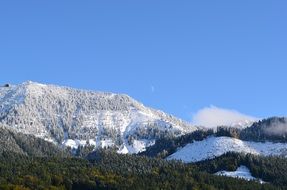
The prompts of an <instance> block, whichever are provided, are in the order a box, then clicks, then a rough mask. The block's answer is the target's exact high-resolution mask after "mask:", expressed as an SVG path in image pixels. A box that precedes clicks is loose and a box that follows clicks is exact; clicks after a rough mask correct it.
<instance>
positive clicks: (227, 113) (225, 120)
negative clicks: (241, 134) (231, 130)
mask: <svg viewBox="0 0 287 190" xmlns="http://www.w3.org/2000/svg"><path fill="white" fill-rule="evenodd" d="M257 120H258V119H257V118H255V117H252V116H248V115H245V114H242V113H240V112H238V111H236V110H230V109H224V108H218V107H215V106H210V107H206V108H203V109H201V110H199V111H198V112H197V113H196V114H194V115H193V117H192V123H193V124H194V125H198V126H204V127H207V128H215V127H217V126H220V125H227V126H233V125H235V124H241V125H244V124H248V123H251V122H254V121H257Z"/></svg>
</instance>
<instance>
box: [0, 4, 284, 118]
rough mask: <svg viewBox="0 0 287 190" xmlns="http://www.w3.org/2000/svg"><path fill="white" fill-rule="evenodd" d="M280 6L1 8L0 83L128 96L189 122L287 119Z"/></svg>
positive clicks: (178, 5)
mask: <svg viewBox="0 0 287 190" xmlns="http://www.w3.org/2000/svg"><path fill="white" fill-rule="evenodd" d="M286 10H287V1H286V0H268V1H267V0H240V1H231V0H218V1H215V0H200V1H191V0H182V1H175V0H174V1H169V0H162V1H160V0H145V1H136V0H130V1H126V0H120V1H119V0H103V1H98V0H85V1H74V0H46V1H39V0H34V1H32V0H25V1H23V0H18V1H16V0H7V1H4V0H3V1H0V70H1V75H0V82H1V83H21V82H23V81H26V80H32V81H37V82H41V83H53V84H59V85H65V86H71V87H75V88H83V89H91V90H99V91H110V92H119V93H126V94H129V95H130V96H132V97H134V98H135V99H137V100H139V101H141V102H143V103H144V104H145V105H148V106H151V107H154V108H159V109H162V110H164V111H166V112H168V113H172V114H174V115H176V116H179V117H181V118H183V119H186V120H190V119H191V115H192V114H194V113H195V112H196V111H197V110H199V109H201V108H203V107H206V106H210V105H215V106H218V107H223V108H227V109H236V110H238V111H240V112H242V113H246V114H248V115H252V116H255V117H266V116H272V115H287V101H286V98H287V89H286V88H287V85H286V84H287V75H286V72H287V11H286Z"/></svg>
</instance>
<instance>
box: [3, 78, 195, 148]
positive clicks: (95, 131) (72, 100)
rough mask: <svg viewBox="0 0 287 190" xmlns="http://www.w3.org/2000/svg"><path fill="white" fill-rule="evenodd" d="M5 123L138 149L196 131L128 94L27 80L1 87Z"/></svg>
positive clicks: (70, 140) (58, 137) (61, 138)
mask: <svg viewBox="0 0 287 190" xmlns="http://www.w3.org/2000/svg"><path fill="white" fill-rule="evenodd" d="M0 123H2V124H5V125H9V126H11V127H13V128H15V129H17V130H18V131H20V132H23V133H27V134H33V135H35V136H37V137H40V138H43V139H45V140H48V141H52V142H54V143H56V144H62V145H63V146H72V147H74V148H77V147H78V146H80V145H85V144H87V142H89V143H90V144H91V145H93V146H95V147H102V148H106V147H110V146H113V147H117V149H118V151H119V152H120V153H138V152H140V151H143V150H144V149H145V148H146V147H147V146H150V145H152V144H153V142H154V141H155V139H158V138H160V137H163V136H179V135H183V134H186V133H189V132H192V131H194V130H196V128H195V127H194V126H191V125H190V124H188V123H187V122H184V121H183V120H181V119H178V118H176V117H174V116H172V115H170V114H166V113H164V112H162V111H159V110H155V109H152V108H148V107H145V106H144V105H143V104H142V103H140V102H138V101H136V100H134V99H133V98H131V97H130V96H128V95H126V94H114V93H106V92H97V91H89V90H79V89H74V88H70V87H61V86H57V85H46V84H40V83H36V82H31V81H27V82H24V83H22V84H20V85H6V86H4V87H1V88H0Z"/></svg>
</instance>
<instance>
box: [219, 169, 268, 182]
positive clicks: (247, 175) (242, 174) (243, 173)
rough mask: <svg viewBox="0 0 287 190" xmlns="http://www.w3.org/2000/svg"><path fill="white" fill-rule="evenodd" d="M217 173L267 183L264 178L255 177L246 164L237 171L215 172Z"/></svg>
mask: <svg viewBox="0 0 287 190" xmlns="http://www.w3.org/2000/svg"><path fill="white" fill-rule="evenodd" d="M215 175H219V176H226V177H233V178H239V179H244V180H247V181H252V180H256V181H259V183H261V184H263V183H265V182H264V181H263V180H262V179H258V178H255V177H253V176H252V175H251V172H250V170H249V169H248V168H247V167H246V166H243V165H241V166H240V167H239V168H237V170H236V171H219V172H217V173H215Z"/></svg>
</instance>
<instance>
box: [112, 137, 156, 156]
mask: <svg viewBox="0 0 287 190" xmlns="http://www.w3.org/2000/svg"><path fill="white" fill-rule="evenodd" d="M154 144H155V140H147V139H142V140H134V141H133V143H132V145H127V144H126V143H124V144H123V145H122V147H121V148H120V149H119V150H118V151H117V152H118V153H120V154H138V153H140V152H143V151H145V150H146V147H149V146H152V145H154Z"/></svg>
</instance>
